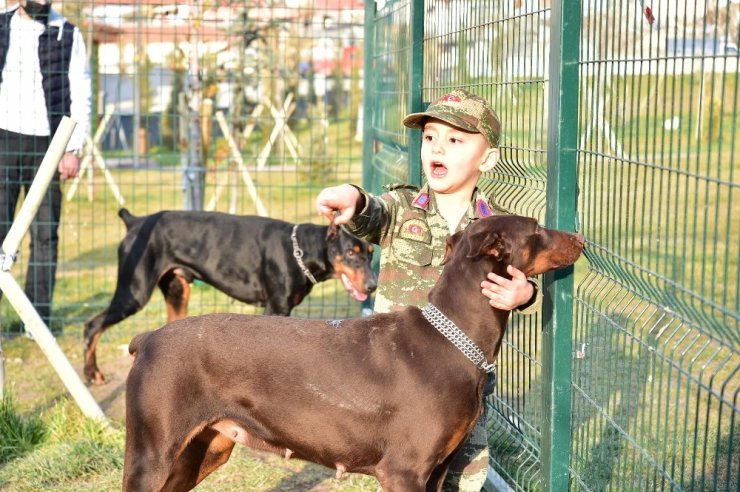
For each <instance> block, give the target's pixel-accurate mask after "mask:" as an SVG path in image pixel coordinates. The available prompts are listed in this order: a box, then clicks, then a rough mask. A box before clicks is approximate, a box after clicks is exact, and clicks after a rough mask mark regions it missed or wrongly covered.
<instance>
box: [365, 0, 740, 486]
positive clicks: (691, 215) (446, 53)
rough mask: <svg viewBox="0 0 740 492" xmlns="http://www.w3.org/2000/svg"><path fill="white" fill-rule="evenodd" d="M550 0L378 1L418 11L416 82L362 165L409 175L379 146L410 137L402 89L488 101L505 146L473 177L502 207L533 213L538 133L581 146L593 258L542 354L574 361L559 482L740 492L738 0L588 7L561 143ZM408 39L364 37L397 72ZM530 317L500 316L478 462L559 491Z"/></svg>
mask: <svg viewBox="0 0 740 492" xmlns="http://www.w3.org/2000/svg"><path fill="white" fill-rule="evenodd" d="M563 3H564V2H557V3H555V2H553V5H552V8H551V2H549V1H544V0H543V1H529V2H498V1H476V0H468V1H462V0H461V1H459V2H446V1H441V0H427V1H416V2H393V1H387V2H377V5H378V6H379V8H378V11H377V12H378V17H377V18H376V19H375V21H376V22H382V21H383V19H386V18H387V15H388V13H390V12H395V13H396V14H395V15H397V16H398V17H404V16H405V17H407V18H410V15H411V12H412V8H415V9H423V11H424V16H425V23H424V34H423V72H424V73H423V84H422V86H421V87H416V88H414V87H411V89H410V91H411V93H409V94H402V92H403V90H404V88H405V87H406V85H405V83H404V84H399V85H398V86H397V88H398V90H399V91H400V93H399V94H397V95H398V96H401V97H399V98H398V99H397V100H396V101H395V104H397V106H395V107H396V108H397V111H396V112H395V114H394V115H393V116H394V118H393V119H385V120H380V119H378V120H376V121H375V124H374V132H375V133H374V138H375V142H376V145H378V146H379V149H380V150H379V151H378V152H376V153H375V154H374V159H375V161H376V162H378V161H380V162H384V163H386V166H385V169H390V168H392V164H391V163H395V165H396V166H397V171H396V172H394V173H393V175H392V176H388V175H386V176H383V175H382V173H379V174H376V175H375V176H376V177H375V178H374V179H376V180H377V179H380V180H381V181H382V180H384V179H385V178H388V179H387V180H386V181H384V182H387V181H389V180H395V179H397V178H399V177H404V171H403V169H402V166H403V165H404V163H405V159H404V157H403V156H402V155H399V156H398V158H397V159H396V158H395V157H394V156H395V154H392V153H389V151H388V149H387V148H385V147H384V146H382V145H381V142H382V141H383V136H384V135H385V134H386V132H389V131H390V132H392V133H393V134H394V135H395V139H394V142H395V143H396V144H398V149H399V152H398V153H399V154H402V153H403V151H404V150H407V149H408V148H409V145H408V141H406V145H405V146H404V145H403V144H402V143H403V142H404V139H403V138H402V137H401V136H400V134H401V133H402V132H401V131H400V130H402V128H401V129H399V126H398V125H399V122H400V118H401V117H402V116H403V112H404V110H405V109H406V108H407V105H406V103H405V99H406V98H412V97H414V94H413V92H414V91H418V92H419V93H420V94H421V100H422V101H424V103H425V104H426V103H428V102H430V101H431V100H433V99H434V98H435V97H437V96H439V95H441V94H442V93H444V92H446V91H447V90H449V89H451V88H453V87H464V88H467V89H469V90H471V91H473V92H476V93H478V94H481V95H483V96H484V97H487V98H488V99H489V100H490V101H491V102H492V103H493V106H494V107H495V109H496V110H497V112H498V113H499V116H500V117H501V121H502V149H501V151H502V152H501V154H502V158H501V162H500V163H499V165H498V166H497V167H496V168H495V169H494V171H493V172H491V173H489V174H488V175H486V176H485V177H484V180H483V182H482V186H483V188H484V189H485V190H486V191H488V192H489V193H490V194H492V195H493V197H494V199H495V200H496V201H497V202H498V203H499V204H500V205H502V206H503V207H505V208H506V209H507V210H509V211H511V212H514V213H519V214H523V215H529V216H533V217H536V218H537V219H538V220H540V222H543V223H544V220H545V218H546V217H545V210H546V205H548V206H549V205H550V204H549V202H548V199H549V198H548V197H550V196H551V194H548V193H547V186H548V181H547V175H548V165H549V166H553V165H555V166H557V165H560V162H558V161H557V160H555V161H553V160H551V161H550V162H549V164H548V158H547V153H548V144H549V145H553V146H554V147H555V149H556V150H565V151H571V152H572V151H573V150H574V148H575V150H576V153H577V163H578V164H577V165H578V167H577V175H578V176H577V186H578V191H577V193H578V195H577V217H578V223H577V226H578V229H579V231H580V232H582V233H583V234H584V235H585V236H586V238H587V241H588V243H587V254H586V259H585V260H583V261H581V262H579V263H578V264H577V265H576V271H575V280H576V283H577V287H576V289H575V296H576V303H575V309H574V313H573V323H574V329H573V333H572V338H571V340H570V343H572V345H573V351H572V354H570V356H569V357H565V358H564V357H560V358H558V359H557V360H553V361H551V365H552V366H557V365H560V366H562V365H563V364H567V365H569V366H570V367H571V374H572V378H571V384H570V385H569V386H570V388H569V392H570V393H571V397H570V423H571V436H570V442H569V443H567V442H565V443H561V444H562V445H564V446H567V447H568V448H569V450H570V466H569V473H570V487H571V488H573V489H584V490H646V489H651V490H737V488H738V486H739V483H740V463H739V462H738V460H737V456H738V442H739V441H738V440H739V439H740V432H739V430H738V423H737V421H738V419H737V417H738V415H740V408H739V407H738V392H739V388H740V374H739V373H740V357H738V352H739V348H738V341H739V339H740V314H739V313H740V303H739V301H738V287H739V286H740V277H739V275H738V263H739V259H740V221H738V220H737V216H738V212H740V209H739V208H738V207H740V205H738V199H739V198H740V197H739V196H738V193H739V191H738V190H739V189H740V186H739V182H738V171H739V170H740V157H738V153H737V150H736V148H737V145H736V140H737V136H736V135H737V114H738V87H737V85H738V58H739V57H738V49H737V46H738V41H739V38H738V27H739V26H738V24H739V22H740V11H739V10H738V7H737V4H736V3H734V2H720V3H705V2H699V3H698V4H696V5H691V6H689V5H687V4H686V3H685V2H676V1H671V0H665V1H661V2H654V3H652V4H650V3H648V2H631V1H620V2H602V3H583V5H582V11H581V16H580V21H581V27H580V31H579V32H580V35H579V36H578V38H579V39H580V41H579V43H580V50H579V51H580V57H579V61H578V63H577V72H578V82H577V83H571V84H570V85H565V86H562V87H561V88H560V90H561V91H565V92H568V91H570V92H572V93H574V94H578V97H579V100H578V101H579V102H578V113H577V114H578V116H577V117H573V121H572V129H571V130H572V131H577V142H576V145H573V146H571V147H568V148H561V142H548V131H550V128H549V126H550V123H549V122H550V117H551V114H550V113H551V112H552V111H553V108H554V106H553V105H554V101H553V100H552V99H551V98H550V91H549V85H550V83H551V81H550V80H549V74H550V73H557V72H558V70H562V68H563V67H554V68H553V71H551V70H550V68H549V62H550V57H551V56H552V55H551V53H550V50H551V48H550V46H551V39H552V38H551V29H552V25H553V19H552V14H553V13H555V12H558V11H559V10H558V9H559V8H561V7H562V4H563ZM381 5H382V7H380V6H381ZM398 12H401V14H398ZM383 13H386V14H385V15H386V17H384V16H383ZM566 21H567V19H566ZM407 27H409V26H407ZM375 32H376V35H377V32H378V31H377V30H376V31H375ZM412 43H413V40H411V41H410V40H408V39H407V38H405V37H403V36H398V37H389V36H382V39H377V40H376V41H374V45H382V46H383V52H384V53H386V54H389V55H390V56H391V57H393V58H394V63H396V64H398V63H401V64H402V63H404V62H406V63H408V62H409V57H408V56H407V55H406V54H407V53H410V52H411V49H412V48H411V44H412ZM572 48H573V46H570V47H568V46H565V47H563V49H572ZM375 61H376V63H378V58H376V59H375ZM571 65H573V63H571ZM394 66H396V65H394ZM399 69H400V70H401V71H403V67H402V66H401V67H400V68H399ZM407 70H408V71H409V73H410V71H411V67H410V66H409V65H407ZM374 86H375V87H378V85H377V84H375V85H374ZM402 99H403V100H402ZM386 104H387V103H386ZM374 107H375V106H374ZM379 111H380V112H381V113H382V114H387V113H384V112H385V107H383V108H380V109H379ZM396 118H397V119H396ZM371 137H373V136H372V135H371ZM365 158H366V159H368V156H367V155H366V156H365ZM409 160H410V159H409ZM406 165H407V166H408V167H407V169H412V168H411V167H410V166H411V163H408V164H406ZM417 172H418V171H417ZM406 177H408V178H409V179H412V180H413V179H420V177H419V176H406ZM376 183H377V182H376ZM542 325H543V323H542V320H541V319H540V317H539V316H531V317H524V316H518V315H516V314H515V315H514V316H513V319H512V321H511V324H510V327H509V330H508V333H507V337H506V340H505V343H504V345H503V346H502V350H501V355H500V356H499V384H498V387H497V391H496V393H495V395H494V396H493V397H492V398H491V400H490V406H491V409H492V410H493V411H492V412H491V418H490V422H489V443H490V447H491V450H492V455H493V456H492V462H491V465H492V468H493V469H495V470H496V472H497V473H498V474H500V475H501V476H502V477H503V478H504V479H505V480H506V481H507V482H508V484H509V485H510V486H511V487H513V488H515V489H517V490H539V489H541V488H552V487H553V482H552V481H551V480H550V478H549V471H548V475H545V474H543V470H542V469H541V466H542V463H543V462H544V463H547V462H548V460H550V459H551V458H552V456H549V455H548V456H543V453H549V452H550V451H549V450H547V449H544V448H543V446H544V443H543V432H545V430H546V426H547V424H546V422H547V419H548V416H547V413H548V412H550V408H543V401H545V400H544V399H543V392H544V391H547V390H549V389H550V388H548V386H547V383H546V381H545V379H547V377H549V376H547V375H546V374H543V367H542V363H543V360H546V358H547V356H549V355H551V354H545V353H543V345H542V336H541V330H542ZM547 348H548V349H549V347H547ZM566 358H567V360H564V359H566ZM566 393H567V392H566ZM550 445H551V446H552V443H550Z"/></svg>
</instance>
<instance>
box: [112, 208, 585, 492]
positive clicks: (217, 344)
mask: <svg viewBox="0 0 740 492" xmlns="http://www.w3.org/2000/svg"><path fill="white" fill-rule="evenodd" d="M582 248H583V238H582V237H580V236H579V235H576V234H569V233H565V232H558V231H550V230H546V229H543V228H540V227H538V226H537V224H536V222H535V221H534V220H532V219H527V218H524V217H510V216H501V217H490V218H486V219H481V220H478V221H476V222H475V223H473V224H471V225H470V226H469V227H468V228H467V229H466V230H465V231H464V232H461V233H458V234H456V235H454V236H453V237H452V238H451V239H450V241H449V254H448V255H447V265H446V266H445V269H444V271H443V273H442V276H441V277H440V279H439V281H438V282H437V284H436V285H435V287H434V288H433V289H432V291H431V292H430V293H429V300H430V302H431V303H433V304H434V305H435V306H436V307H437V308H439V310H440V311H442V312H443V313H444V314H445V315H446V316H447V317H448V318H449V319H451V320H452V321H453V322H455V323H456V324H457V326H458V327H460V329H462V330H463V331H464V332H465V333H466V334H467V335H468V336H469V337H470V338H471V339H472V340H473V341H474V342H475V343H476V344H477V345H478V347H480V348H481V349H483V351H484V352H485V357H486V359H487V360H488V361H493V360H495V358H496V355H497V354H498V350H499V347H500V344H501V340H502V338H503V335H504V329H505V326H506V320H507V318H508V315H509V313H508V312H506V311H500V310H495V309H492V308H491V307H490V306H489V305H488V303H487V302H486V298H485V297H484V296H482V295H481V294H480V282H481V280H483V278H484V277H485V275H486V274H487V273H488V272H491V271H493V272H496V273H498V274H500V275H506V273H505V271H506V266H507V265H509V264H512V265H514V266H515V267H517V268H518V269H520V270H521V271H523V272H524V273H526V274H527V275H537V274H540V273H543V272H545V271H548V270H551V269H554V268H559V267H562V266H565V265H570V264H572V263H574V262H575V261H576V259H577V258H578V257H579V255H580V253H581V250H582ZM129 351H130V352H131V353H133V354H135V360H134V364H133V367H132V369H131V372H130V374H129V378H128V381H127V388H126V453H125V460H124V477H123V490H124V491H139V490H146V491H153V490H190V489H192V488H193V487H194V486H195V485H196V484H197V483H199V482H200V481H201V480H203V478H205V477H206V476H207V475H208V474H209V473H210V472H212V471H213V470H214V469H216V468H218V466H220V464H222V463H224V462H225V461H226V460H227V459H228V457H229V454H230V453H231V449H232V447H233V445H234V443H236V442H239V443H245V444H246V445H253V444H255V443H256V445H257V446H258V447H262V448H263V449H264V448H268V449H270V448H271V449H272V450H273V451H274V452H276V453H278V454H281V455H283V456H294V457H298V458H301V459H304V460H308V461H312V462H315V463H319V464H322V465H325V466H327V467H331V468H336V469H337V471H338V473H340V474H341V473H343V472H344V471H348V472H359V473H366V474H370V475H374V476H375V477H377V479H378V481H379V482H380V484H381V485H382V487H383V489H384V490H385V491H398V492H401V491H403V492H407V491H412V492H413V491H422V490H440V488H441V484H442V481H443V479H444V477H445V475H446V473H447V469H448V466H449V463H450V459H451V456H452V455H453V453H454V451H455V450H456V449H457V448H458V446H459V445H460V443H462V442H463V441H464V439H465V438H466V436H467V435H468V433H469V432H470V430H471V428H472V427H473V425H474V424H475V422H476V420H477V419H478V417H479V415H480V413H481V411H482V409H483V404H484V403H483V398H482V395H483V387H484V383H485V381H486V379H487V374H486V373H485V372H483V371H482V370H481V369H479V368H478V367H476V366H475V365H474V364H473V363H472V362H471V361H470V360H469V359H468V358H466V356H465V355H464V354H463V353H462V352H461V351H460V350H458V349H457V348H456V347H455V346H454V345H453V344H452V343H450V342H449V341H448V340H447V339H446V338H445V337H444V336H443V335H442V334H440V333H439V332H438V331H437V330H436V329H435V328H433V327H432V326H431V325H430V324H429V323H428V322H427V321H426V320H425V319H424V317H423V316H422V313H421V311H420V310H419V309H418V308H416V307H408V308H406V309H404V310H402V311H399V312H395V313H387V314H377V315H374V316H370V317H367V318H352V319H347V320H343V321H342V323H341V325H339V326H336V325H335V324H332V323H327V322H326V321H320V320H315V321H313V320H302V319H296V318H279V319H278V318H275V317H269V316H247V315H235V314H234V315H228V314H214V315H206V316H198V317H193V318H187V319H184V320H181V321H176V322H174V323H172V324H170V325H167V326H165V327H163V328H161V329H160V330H157V331H154V332H150V333H145V334H141V335H138V336H136V337H135V338H134V339H133V340H132V341H131V344H130V346H129ZM173 361H178V362H177V363H173ZM191 438H192V441H191V440H190V439H191Z"/></svg>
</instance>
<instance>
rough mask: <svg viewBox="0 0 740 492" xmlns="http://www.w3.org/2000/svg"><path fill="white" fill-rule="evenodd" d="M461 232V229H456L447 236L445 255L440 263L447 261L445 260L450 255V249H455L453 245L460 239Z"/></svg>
mask: <svg viewBox="0 0 740 492" xmlns="http://www.w3.org/2000/svg"><path fill="white" fill-rule="evenodd" d="M462 234H463V233H462V231H458V232H456V233H455V234H453V235H451V236H447V245H446V247H445V255H444V257H443V258H442V265H444V264H445V263H447V260H449V259H450V257H451V256H452V250H453V249H455V245H456V244H457V243H458V242H459V241H460V238H461V237H462Z"/></svg>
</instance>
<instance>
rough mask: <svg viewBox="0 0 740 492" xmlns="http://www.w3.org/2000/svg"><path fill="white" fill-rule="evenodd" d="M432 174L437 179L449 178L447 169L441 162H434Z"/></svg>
mask: <svg viewBox="0 0 740 492" xmlns="http://www.w3.org/2000/svg"><path fill="white" fill-rule="evenodd" d="M430 172H431V175H432V176H433V177H435V178H444V177H445V176H447V167H446V166H445V165H444V164H442V163H441V162H438V161H434V162H432V165H431V169H430Z"/></svg>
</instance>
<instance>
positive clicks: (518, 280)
mask: <svg viewBox="0 0 740 492" xmlns="http://www.w3.org/2000/svg"><path fill="white" fill-rule="evenodd" d="M506 271H507V272H508V273H509V275H511V280H509V279H508V278H504V277H501V276H499V275H496V274H495V273H489V274H488V278H487V280H484V281H483V282H481V284H480V287H481V292H482V293H483V295H484V296H486V297H487V298H488V299H489V301H488V304H490V305H491V307H494V308H497V309H503V310H505V311H511V310H514V309H516V308H518V307H519V306H521V305H522V304H526V303H527V302H529V300H530V299H532V296H533V295H534V286H533V285H532V284H531V283H529V280H527V276H526V275H524V273H523V272H522V271H521V270H518V269H516V268H514V267H513V266H511V265H509V266H508V267H507V268H506Z"/></svg>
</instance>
